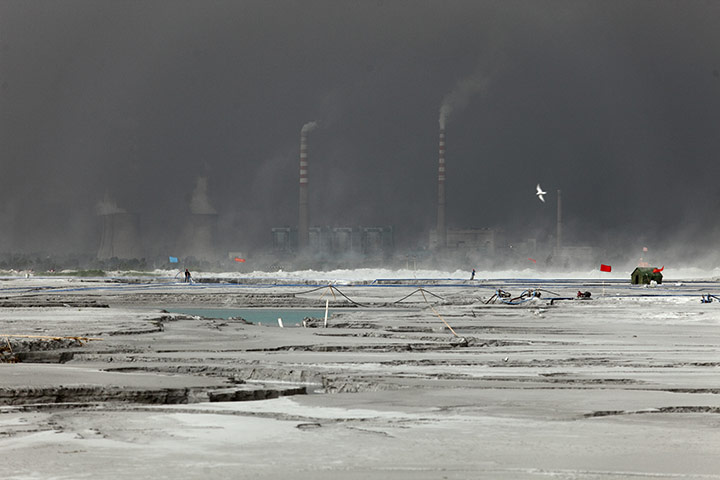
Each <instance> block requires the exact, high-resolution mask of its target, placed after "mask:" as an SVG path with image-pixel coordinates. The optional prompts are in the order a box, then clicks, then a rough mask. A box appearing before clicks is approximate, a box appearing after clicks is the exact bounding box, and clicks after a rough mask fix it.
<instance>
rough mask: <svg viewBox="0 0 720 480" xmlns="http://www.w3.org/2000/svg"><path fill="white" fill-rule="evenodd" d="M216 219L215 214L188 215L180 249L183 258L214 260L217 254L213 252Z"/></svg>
mask: <svg viewBox="0 0 720 480" xmlns="http://www.w3.org/2000/svg"><path fill="white" fill-rule="evenodd" d="M217 218H218V215H217V214H216V213H193V214H191V215H190V217H189V219H188V224H187V227H186V229H185V236H184V238H183V245H182V248H181V249H180V251H181V252H182V254H183V256H185V257H195V258H196V259H199V260H212V259H214V258H215V256H216V254H217V252H216V251H215V248H216V246H215V237H216V232H217Z"/></svg>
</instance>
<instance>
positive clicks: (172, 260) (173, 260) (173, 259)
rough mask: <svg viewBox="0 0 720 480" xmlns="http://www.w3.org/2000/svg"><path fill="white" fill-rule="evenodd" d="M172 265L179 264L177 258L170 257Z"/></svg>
mask: <svg viewBox="0 0 720 480" xmlns="http://www.w3.org/2000/svg"><path fill="white" fill-rule="evenodd" d="M170 263H178V259H177V257H170Z"/></svg>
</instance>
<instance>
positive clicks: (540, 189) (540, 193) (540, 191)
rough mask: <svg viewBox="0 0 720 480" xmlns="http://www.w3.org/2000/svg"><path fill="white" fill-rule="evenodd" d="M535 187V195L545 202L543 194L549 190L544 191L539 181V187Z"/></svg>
mask: <svg viewBox="0 0 720 480" xmlns="http://www.w3.org/2000/svg"><path fill="white" fill-rule="evenodd" d="M535 188H537V193H536V194H535V195H537V196H538V198H539V199H540V201H541V202H543V203H545V199H544V198H543V195H546V194H547V192H543V190H542V188H540V184H539V183H538V184H537V187H535Z"/></svg>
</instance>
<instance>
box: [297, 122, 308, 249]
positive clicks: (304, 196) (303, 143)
mask: <svg viewBox="0 0 720 480" xmlns="http://www.w3.org/2000/svg"><path fill="white" fill-rule="evenodd" d="M299 212H300V217H299V218H298V249H299V250H301V251H302V250H305V249H306V248H307V246H308V243H309V241H310V215H309V213H308V163H307V132H306V130H305V128H304V127H303V129H302V131H301V132H300V208H299Z"/></svg>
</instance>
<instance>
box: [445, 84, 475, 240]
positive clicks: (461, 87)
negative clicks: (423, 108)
mask: <svg viewBox="0 0 720 480" xmlns="http://www.w3.org/2000/svg"><path fill="white" fill-rule="evenodd" d="M486 85H487V80H486V78H485V76H484V75H481V74H479V73H477V74H475V75H472V76H470V77H468V78H464V79H462V80H460V81H459V82H458V84H457V85H456V86H455V88H454V89H453V90H452V91H451V92H450V93H448V94H447V95H445V98H443V101H442V103H441V104H440V115H439V117H438V122H439V124H440V145H439V158H438V205H437V208H438V213H437V239H438V243H437V244H438V247H441V248H442V247H445V246H447V227H446V226H445V125H446V124H447V121H448V118H449V117H450V114H451V113H452V112H453V111H455V110H458V109H461V108H464V107H465V106H467V104H468V101H469V100H470V97H471V96H472V95H474V94H475V93H478V92H481V91H482V90H484V89H485V86H486Z"/></svg>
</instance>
